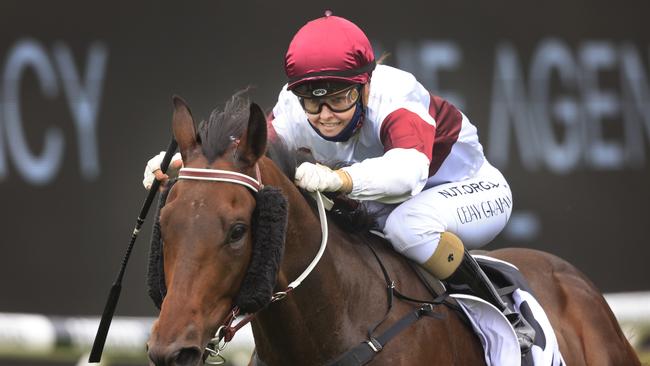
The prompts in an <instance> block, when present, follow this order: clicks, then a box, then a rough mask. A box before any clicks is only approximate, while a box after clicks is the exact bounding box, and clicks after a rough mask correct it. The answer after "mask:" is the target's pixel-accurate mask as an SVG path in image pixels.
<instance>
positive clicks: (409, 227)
mask: <svg viewBox="0 0 650 366" xmlns="http://www.w3.org/2000/svg"><path fill="white" fill-rule="evenodd" d="M398 209H399V208H398ZM396 211H397V210H396ZM383 231H384V235H385V236H386V238H387V239H388V240H389V241H390V243H391V244H392V245H393V248H395V250H396V251H397V252H398V253H400V254H402V255H403V256H405V257H407V258H409V259H411V260H413V261H415V262H417V263H420V264H422V263H424V262H426V260H427V259H429V257H431V255H432V254H433V252H434V251H435V250H436V247H437V246H438V242H439V241H440V234H441V233H442V232H444V231H445V229H444V225H443V224H442V223H441V222H426V223H425V222H421V221H420V220H408V219H407V217H405V215H403V214H400V212H399V211H398V212H395V211H394V212H393V213H392V214H391V215H389V216H388V218H387V220H386V224H385V225H384V230H383Z"/></svg>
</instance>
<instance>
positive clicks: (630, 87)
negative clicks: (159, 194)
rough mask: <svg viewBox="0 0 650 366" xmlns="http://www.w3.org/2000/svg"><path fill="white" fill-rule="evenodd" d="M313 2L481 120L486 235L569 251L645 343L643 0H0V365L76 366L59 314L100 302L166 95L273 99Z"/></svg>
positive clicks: (198, 112)
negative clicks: (495, 176) (497, 180)
mask: <svg viewBox="0 0 650 366" xmlns="http://www.w3.org/2000/svg"><path fill="white" fill-rule="evenodd" d="M328 8H329V9H333V10H334V13H335V15H340V16H344V17H346V18H348V19H350V20H352V21H353V22H355V23H356V24H358V25H359V26H360V27H361V28H362V29H364V30H365V32H366V34H367V35H368V37H369V38H370V40H371V42H372V43H373V45H374V47H375V51H376V54H377V55H381V54H384V53H388V54H389V57H388V58H387V59H386V62H385V63H387V64H389V65H393V66H397V67H399V68H402V69H405V70H407V71H409V72H411V73H413V74H414V75H415V76H416V77H417V78H418V79H419V80H420V81H421V82H422V83H423V84H424V85H425V86H426V87H427V88H428V89H429V90H431V91H432V92H433V93H434V94H438V95H441V96H443V97H445V98H447V99H449V100H450V101H451V102H452V103H454V104H456V105H457V106H458V107H460V109H461V110H463V111H464V112H465V114H466V115H467V116H469V118H470V120H471V121H472V122H473V123H474V124H475V125H476V126H477V127H478V130H479V136H480V138H481V140H482V142H483V145H484V147H485V150H486V154H487V157H488V159H489V160H490V161H491V162H492V163H493V164H494V165H496V166H497V167H499V168H500V169H501V170H502V171H503V172H504V174H505V175H506V177H507V178H508V180H509V181H510V183H511V186H512V190H513V195H514V205H515V210H514V212H513V215H512V219H511V221H510V223H509V226H508V227H507V229H506V230H505V231H504V232H503V233H502V235H500V236H499V237H498V238H497V239H496V240H495V241H494V243H492V244H490V246H489V247H488V249H495V248H500V247H506V246H520V247H529V248H536V249H541V250H546V251H549V252H551V253H554V254H556V255H558V256H560V257H562V258H565V259H566V260H568V261H570V262H572V263H573V264H575V265H576V266H577V267H578V268H580V269H581V270H582V271H584V272H585V273H586V274H587V276H589V277H590V278H591V279H592V280H593V282H594V283H595V284H596V286H597V287H598V288H599V289H600V290H602V291H603V292H605V293H607V294H608V296H609V294H611V297H608V299H613V300H611V301H618V300H620V301H621V302H620V303H619V305H618V309H623V308H625V309H628V310H626V311H627V313H624V314H623V313H618V312H617V316H618V317H619V319H620V320H621V321H622V322H626V324H632V325H629V326H628V328H627V329H629V333H628V334H629V335H630V336H631V337H632V338H633V339H632V340H633V343H634V344H635V345H636V346H637V347H639V348H640V349H641V348H643V347H648V344H646V343H648V340H647V339H648V338H647V336H644V335H643V334H644V333H643V329H645V327H646V326H647V321H648V319H645V323H644V320H643V319H641V318H639V317H640V316H642V315H643V314H648V313H649V312H650V301H649V300H648V298H649V297H648V296H647V295H648V291H650V283H649V278H650V267H649V266H648V259H649V257H650V242H649V240H648V237H649V236H650V214H648V210H649V209H650V170H649V167H650V163H649V160H650V60H649V57H650V23H649V22H648V20H647V17H648V14H650V5H649V4H648V2H646V1H640V0H639V1H625V2H623V3H619V4H618V5H616V6H614V5H613V4H612V2H611V1H602V0H597V1H586V0H575V1H568V2H567V1H559V0H551V1H545V2H530V1H515V0H507V1H499V2H474V1H465V0H462V1H454V2H451V1H440V2H436V1H429V2H411V1H399V2H394V1H385V2H382V1H374V2H350V1H321V2H308V1H300V2H298V1H284V2H271V1H238V2H234V1H231V2H226V1H198V2H187V3H183V4H181V3H180V2H177V3H176V2H167V1H165V2H163V1H141V2H132V1H111V2H99V3H96V2H87V1H56V2H45V1H43V2H39V1H15V0H8V1H3V2H1V3H0V203H1V205H2V213H1V215H2V216H1V220H0V232H1V236H0V249H1V251H0V327H3V325H2V324H4V327H5V332H4V333H3V329H1V328H0V343H2V342H6V345H2V344H0V350H2V351H0V355H2V356H0V365H32V364H38V365H40V364H43V365H47V364H61V365H66V364H75V363H76V359H75V357H78V356H70V355H76V353H77V352H79V350H78V349H77V348H75V347H73V345H75V344H78V343H83V342H86V343H87V342H88V341H85V340H82V339H78V337H79V336H77V335H76V334H77V333H74V332H72V331H68V330H65V331H61V329H60V328H61V325H60V324H67V323H66V322H71V321H72V320H70V318H75V317H97V316H99V315H101V311H102V309H103V306H104V302H105V300H106V296H107V293H108V290H109V288H110V285H111V283H112V281H113V279H114V276H115V274H116V273H117V270H118V268H119V265H120V261H121V258H122V256H123V253H124V250H125V248H126V245H127V244H128V241H129V238H130V235H131V231H132V228H133V225H134V224H135V219H136V217H137V214H138V213H139V210H140V207H141V205H142V202H143V200H144V198H145V195H146V192H145V190H144V189H143V188H142V184H141V181H142V171H143V169H144V165H145V163H146V162H147V160H148V159H149V158H150V157H151V156H153V155H155V154H157V153H158V152H160V151H161V150H164V149H165V147H166V146H167V143H168V141H169V139H170V136H171V110H172V109H171V96H172V95H173V94H178V95H181V96H182V97H183V98H185V99H186V100H187V101H188V102H189V104H190V106H191V107H192V110H193V113H194V117H195V119H197V120H201V119H205V118H207V117H208V116H209V113H210V111H211V110H212V109H213V108H214V107H216V106H221V105H223V103H224V101H225V100H226V99H228V98H229V97H230V95H232V94H233V93H234V92H235V91H237V90H239V89H242V88H245V87H247V86H253V87H254V89H252V92H251V95H252V97H253V99H254V100H255V101H256V102H257V103H258V104H260V105H262V106H263V108H266V109H270V108H272V107H273V105H274V103H275V100H276V98H277V93H278V92H279V90H280V88H281V87H282V85H283V84H284V83H285V76H284V72H283V58H284V53H285V51H286V49H287V46H288V44H289V42H290V40H291V38H292V36H293V34H294V33H295V32H296V31H297V30H298V29H299V28H300V27H301V26H302V25H303V24H305V23H306V22H307V21H309V20H311V19H313V18H316V17H319V16H321V15H322V14H323V12H324V10H325V9H328ZM151 221H152V220H151V217H149V220H148V222H147V224H146V225H145V229H144V230H143V233H142V234H141V235H140V238H139V239H138V242H137V243H136V247H135V250H134V253H133V256H132V258H131V262H130V267H129V268H128V271H127V273H126V278H125V282H124V285H123V286H124V289H123V291H122V297H121V300H120V304H119V306H118V309H117V315H119V316H132V317H138V319H140V317H144V319H145V320H144V322H146V319H150V317H155V316H156V314H157V312H156V309H155V307H154V306H153V304H152V302H151V301H150V299H149V298H148V296H147V294H146V286H145V273H146V260H147V259H146V255H147V252H148V246H149V233H150V225H151ZM615 311H616V309H615ZM17 313H20V314H42V315H44V316H46V317H47V319H49V320H51V319H55V327H54V328H56V329H55V330H57V332H59V333H61V332H63V333H66V332H67V333H66V334H67V335H68V339H67V340H64V341H58V343H62V347H63V348H66V347H67V351H64V352H60V353H57V354H56V356H53V355H49V356H42V355H44V354H46V353H44V351H43V350H45V349H48V350H49V349H50V348H48V347H49V346H48V343H47V342H48V340H51V339H50V338H51V337H50V338H48V336H47V335H46V334H44V332H45V331H40V330H38V329H40V328H38V326H37V325H34V324H39V322H42V323H47V322H48V321H49V320H46V318H43V317H31V318H29V317H24V318H17V317H12V314H14V315H16V314H17ZM1 314H3V315H1ZM630 314H632V315H630ZM639 314H641V315H639ZM16 316H17V315H16ZM77 320H79V319H77ZM82 320H83V319H81V320H80V321H82ZM637 320H638V321H637ZM82 322H83V321H82ZM73 323H74V322H73ZM74 324H77V323H74ZM644 324H645V325H644ZM12 327H13V328H15V329H14V330H13V331H15V332H14V333H12V332H11V331H9V330H11V329H13V328H12ZM21 327H22V328H25V327H26V328H29V329H32V330H33V331H32V333H33V335H29V336H27V335H22V333H19V331H18V330H16V329H19V328H20V329H22V328H21ZM93 327H94V326H91V327H90V328H93ZM10 328H11V329H10ZM134 329H136V328H134ZM137 329H140V328H137ZM147 330H148V329H147ZM94 331H95V329H94V328H93V329H92V330H91V331H90V332H86V333H88V334H89V335H88V337H91V338H92V336H93V335H94ZM138 331H140V330H138ZM145 331H146V330H145ZM626 332H627V331H626ZM45 333H47V332H45ZM55 333H56V332H55ZM90 333H92V334H90ZM127 333H129V334H132V335H133V334H134V333H136V331H135V330H134V331H132V332H128V331H127ZM17 334H19V335H17ZM57 334H58V333H57ZM23 337H24V338H23ZM30 339H32V340H33V339H41V341H40V342H41V343H42V344H41V343H39V344H40V346H39V347H41V348H34V349H32V348H29V347H28V346H27V345H26V344H27V343H29V342H30ZM90 341H92V339H90ZM12 342H13V343H12ZM135 347H136V349H137V350H138V352H137V353H138V356H136V357H135V358H133V359H131V358H125V359H119V357H118V358H117V361H116V362H117V363H120V362H123V363H143V362H144V361H143V360H144V358H143V357H144V352H143V350H144V345H143V343H137V345H136V346H135ZM30 354H31V355H41V356H35V357H34V358H31V357H30V356H29V355H30ZM138 357H141V358H138Z"/></svg>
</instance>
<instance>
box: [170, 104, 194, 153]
mask: <svg viewBox="0 0 650 366" xmlns="http://www.w3.org/2000/svg"><path fill="white" fill-rule="evenodd" d="M172 102H173V103H174V117H173V118H172V129H173V131H174V138H175V139H176V142H178V149H179V150H180V152H181V156H182V157H183V161H184V162H187V161H189V160H190V159H191V158H193V157H194V155H195V153H196V152H197V151H198V148H199V144H198V142H197V141H196V129H195V128H194V120H193V119H192V112H191V111H190V108H189V107H188V106H187V103H186V102H185V101H184V100H183V98H181V97H179V96H177V95H174V96H173V97H172Z"/></svg>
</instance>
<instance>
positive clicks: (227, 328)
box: [178, 164, 328, 365]
mask: <svg viewBox="0 0 650 366" xmlns="http://www.w3.org/2000/svg"><path fill="white" fill-rule="evenodd" d="M255 175H256V178H252V177H250V176H248V175H246V174H242V173H237V172H233V171H229V170H220V169H199V168H181V170H180V171H179V173H178V179H188V180H202V181H209V182H226V183H233V184H239V185H242V186H244V187H246V188H248V189H250V190H251V191H253V192H255V193H257V192H259V191H260V190H261V189H262V188H264V185H263V184H262V175H261V173H260V168H259V165H258V164H255ZM314 196H315V199H316V203H317V204H318V215H319V218H320V227H321V231H322V234H323V235H322V239H321V243H320V248H319V250H318V253H316V256H315V257H314V259H312V261H311V263H310V264H309V266H307V268H306V269H305V270H304V271H303V272H302V274H301V275H300V276H298V278H296V279H295V280H294V281H293V282H291V283H290V284H289V285H288V286H287V288H286V289H285V290H284V291H278V292H276V293H274V294H273V296H272V297H271V299H270V302H271V303H273V302H276V301H279V300H282V299H283V298H284V297H285V296H287V294H289V293H290V292H291V291H293V290H294V289H295V288H296V287H298V286H300V284H301V283H302V281H303V280H304V279H305V278H307V276H309V274H310V273H311V272H312V271H313V269H314V268H315V267H316V264H318V262H319V261H320V259H321V257H322V256H323V253H324V252H325V248H326V247H327V236H328V228H327V217H326V216H325V204H324V203H323V196H322V195H321V193H320V192H318V191H317V192H315V195H314ZM239 311H240V310H239V307H238V306H236V305H235V306H233V308H232V309H231V311H230V313H229V314H228V316H227V317H226V319H225V320H224V323H223V324H222V325H220V326H219V328H218V329H217V331H216V332H215V335H214V338H212V339H211V340H210V342H208V346H207V347H206V348H205V350H206V351H207V352H208V357H207V359H206V361H205V363H207V364H211V365H220V364H223V363H225V359H224V357H223V356H221V355H220V353H221V351H223V349H224V348H225V347H226V345H227V343H228V342H230V341H231V340H232V338H233V337H234V335H235V333H236V332H237V331H238V330H239V329H240V328H241V327H243V326H244V325H246V324H248V323H249V322H250V321H251V320H253V318H254V317H255V314H256V313H251V314H247V315H246V316H245V317H244V319H242V320H240V321H239V322H238V323H237V324H235V325H233V322H234V320H235V318H236V317H237V316H238V315H239ZM210 357H212V358H214V360H210Z"/></svg>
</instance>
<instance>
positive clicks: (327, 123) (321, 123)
mask: <svg viewBox="0 0 650 366" xmlns="http://www.w3.org/2000/svg"><path fill="white" fill-rule="evenodd" d="M318 124H319V125H321V126H325V127H336V126H340V125H341V124H343V121H338V122H323V121H318Z"/></svg>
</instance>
